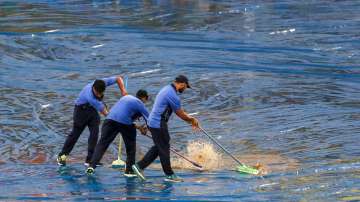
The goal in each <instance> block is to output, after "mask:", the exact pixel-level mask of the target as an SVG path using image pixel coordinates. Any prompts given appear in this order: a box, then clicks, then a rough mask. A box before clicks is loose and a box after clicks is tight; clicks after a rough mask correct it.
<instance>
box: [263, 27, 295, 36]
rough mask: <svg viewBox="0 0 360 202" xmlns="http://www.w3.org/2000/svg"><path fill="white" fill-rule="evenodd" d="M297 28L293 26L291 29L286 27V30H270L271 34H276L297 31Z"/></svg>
mask: <svg viewBox="0 0 360 202" xmlns="http://www.w3.org/2000/svg"><path fill="white" fill-rule="evenodd" d="M295 31H296V29H295V28H291V29H285V30H279V31H274V32H270V33H269V34H270V35H275V34H287V33H292V32H295Z"/></svg>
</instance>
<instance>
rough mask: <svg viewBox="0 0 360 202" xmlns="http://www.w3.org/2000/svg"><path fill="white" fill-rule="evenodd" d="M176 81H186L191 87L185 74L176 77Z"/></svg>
mask: <svg viewBox="0 0 360 202" xmlns="http://www.w3.org/2000/svg"><path fill="white" fill-rule="evenodd" d="M175 82H177V83H186V85H187V87H188V88H191V86H190V84H189V79H188V78H187V77H186V76H184V75H179V76H177V77H176V78H175Z"/></svg>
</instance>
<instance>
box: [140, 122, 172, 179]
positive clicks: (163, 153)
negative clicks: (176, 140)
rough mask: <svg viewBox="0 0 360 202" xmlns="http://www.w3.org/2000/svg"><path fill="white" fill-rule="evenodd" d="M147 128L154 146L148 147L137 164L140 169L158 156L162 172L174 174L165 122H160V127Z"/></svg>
mask: <svg viewBox="0 0 360 202" xmlns="http://www.w3.org/2000/svg"><path fill="white" fill-rule="evenodd" d="M149 129H150V132H151V135H152V139H153V142H154V146H152V147H151V148H150V150H149V151H148V152H147V153H146V154H145V156H144V158H143V159H142V160H141V161H139V162H138V163H137V164H138V165H139V167H140V169H145V168H146V167H148V166H149V165H150V164H151V163H152V162H153V161H154V160H155V159H156V158H157V157H158V156H159V157H160V162H161V166H162V169H163V171H164V173H165V174H166V175H172V174H174V172H173V170H172V168H171V164H170V135H169V131H168V127H167V124H166V123H165V122H162V123H161V127H160V128H151V127H150V128H149Z"/></svg>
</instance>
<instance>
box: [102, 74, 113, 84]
mask: <svg viewBox="0 0 360 202" xmlns="http://www.w3.org/2000/svg"><path fill="white" fill-rule="evenodd" d="M101 80H103V81H104V82H105V85H106V86H111V85H113V84H115V83H116V76H113V77H109V78H103V79H101Z"/></svg>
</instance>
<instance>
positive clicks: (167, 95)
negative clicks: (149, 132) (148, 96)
mask: <svg viewBox="0 0 360 202" xmlns="http://www.w3.org/2000/svg"><path fill="white" fill-rule="evenodd" d="M180 108H181V102H180V98H179V96H178V95H177V93H176V89H175V86H174V85H173V84H170V85H167V86H165V87H164V88H162V89H161V90H160V92H159V93H158V94H157V96H156V98H155V103H154V106H153V108H152V110H151V113H150V116H149V120H148V126H150V127H151V128H160V123H161V121H165V122H167V121H168V120H169V118H170V116H171V114H172V112H173V111H177V110H179V109H180Z"/></svg>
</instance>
